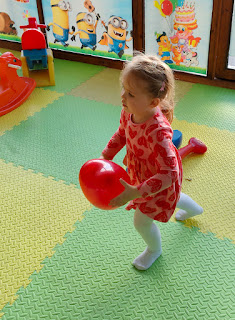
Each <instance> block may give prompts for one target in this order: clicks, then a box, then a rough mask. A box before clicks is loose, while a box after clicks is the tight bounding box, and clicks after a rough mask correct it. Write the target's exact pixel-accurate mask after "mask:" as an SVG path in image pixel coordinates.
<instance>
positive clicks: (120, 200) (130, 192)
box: [109, 179, 141, 207]
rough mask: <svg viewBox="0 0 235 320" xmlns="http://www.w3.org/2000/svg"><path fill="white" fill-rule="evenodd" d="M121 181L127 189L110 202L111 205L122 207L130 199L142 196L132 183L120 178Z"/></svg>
mask: <svg viewBox="0 0 235 320" xmlns="http://www.w3.org/2000/svg"><path fill="white" fill-rule="evenodd" d="M119 181H120V183H121V184H122V185H123V186H124V187H125V190H124V191H123V192H122V193H121V194H119V195H118V196H117V197H116V198H113V199H112V200H111V201H110V203H109V205H110V206H112V207H121V206H123V205H124V204H126V203H127V202H128V201H130V200H133V199H136V198H141V194H140V192H139V190H138V189H137V188H136V187H134V186H132V185H130V184H129V183H127V182H126V181H124V180H123V179H120V180H119Z"/></svg>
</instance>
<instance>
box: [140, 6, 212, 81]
mask: <svg viewBox="0 0 235 320" xmlns="http://www.w3.org/2000/svg"><path fill="white" fill-rule="evenodd" d="M145 12H146V17H145V19H147V21H148V24H145V25H146V27H145V31H146V35H145V39H146V43H145V45H146V52H147V53H155V54H156V53H157V54H158V56H159V57H161V59H162V60H163V61H164V62H166V63H167V64H169V65H170V66H171V68H172V69H175V70H182V71H187V72H192V73H200V74H204V75H206V73H207V60H208V50H209V38H210V26H211V13H212V0H209V1H204V0H195V1H194V2H191V1H187V0H172V1H170V0H158V1H152V0H151V1H150V0H147V1H146V2H145Z"/></svg>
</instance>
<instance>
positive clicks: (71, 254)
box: [2, 208, 235, 320]
mask: <svg viewBox="0 0 235 320" xmlns="http://www.w3.org/2000/svg"><path fill="white" fill-rule="evenodd" d="M132 218H133V217H132V213H130V212H129V213H127V212H124V210H122V209H119V210H115V211H109V212H107V211H106V212H104V211H101V210H98V209H95V208H93V210H92V211H91V212H89V213H87V214H86V217H85V218H84V219H83V220H82V222H81V223H79V224H77V228H76V229H75V230H74V231H73V233H72V234H70V235H69V236H68V237H67V239H66V241H65V242H64V243H63V244H62V245H61V246H57V247H56V252H55V254H54V255H53V256H52V258H51V259H46V260H45V261H43V263H44V268H43V269H42V270H41V271H40V273H39V274H34V275H33V276H32V277H31V278H32V279H33V280H32V282H31V283H30V284H29V285H28V286H27V288H26V289H21V290H20V291H19V292H18V294H19V298H18V299H17V300H16V301H15V303H14V304H13V306H9V305H7V306H6V307H5V308H4V309H3V312H5V315H4V316H3V317H2V320H13V319H22V320H28V319H30V320H34V319H35V320H36V319H45V320H48V319H53V320H62V319H66V320H67V319H72V320H74V319H79V320H94V319H97V320H104V319H105V320H109V319H110V320H113V319H117V320H119V319H128V320H129V319H130V320H133V319H138V320H139V319H141V320H146V319H147V320H153V319H158V320H168V319H169V320H172V319H185V320H186V319H187V320H201V319H206V320H221V319H223V320H231V319H234V316H235V309H234V305H233V300H234V293H235V292H234V275H235V274H234V254H235V250H234V246H233V245H232V244H231V243H230V242H229V241H226V240H219V239H216V238H215V237H214V236H213V235H211V234H203V233H200V232H197V228H192V229H188V228H185V227H184V226H183V224H181V223H177V224H174V223H171V222H169V223H167V224H159V227H160V230H161V234H162V239H163V244H162V245H163V254H162V256H161V257H160V258H159V259H158V261H157V262H156V263H155V264H154V265H153V266H152V267H151V268H150V269H149V270H147V271H146V272H141V271H137V270H136V269H134V267H132V265H131V262H132V260H133V259H134V258H135V257H136V255H138V254H139V253H140V252H141V251H142V250H143V249H144V247H145V246H144V243H143V241H142V240H141V239H140V237H139V236H138V235H137V233H136V231H135V230H134V227H133V222H132Z"/></svg>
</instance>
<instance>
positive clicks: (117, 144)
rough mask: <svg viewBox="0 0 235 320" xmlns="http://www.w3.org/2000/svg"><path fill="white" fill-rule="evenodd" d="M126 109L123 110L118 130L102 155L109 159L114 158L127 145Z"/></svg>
mask: <svg viewBox="0 0 235 320" xmlns="http://www.w3.org/2000/svg"><path fill="white" fill-rule="evenodd" d="M125 121H126V120H125V111H123V110H122V112H121V118H120V125H119V128H118V130H117V131H116V132H115V133H114V135H113V136H112V138H111V139H110V140H109V142H108V144H107V145H106V147H105V148H104V150H103V151H102V157H103V158H104V159H107V160H112V159H113V158H114V156H115V155H116V154H117V153H118V152H119V151H120V150H121V149H122V148H123V147H124V146H125V144H126V134H125V126H124V123H125Z"/></svg>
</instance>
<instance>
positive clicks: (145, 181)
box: [102, 108, 182, 222]
mask: <svg viewBox="0 0 235 320" xmlns="http://www.w3.org/2000/svg"><path fill="white" fill-rule="evenodd" d="M172 136H173V130H172V128H171V126H170V124H169V122H168V121H167V119H166V118H165V116H164V115H163V114H162V112H161V111H160V109H159V108H157V110H156V112H155V114H154V115H153V117H152V118H150V119H149V120H147V121H146V122H144V123H141V124H136V123H134V122H133V121H132V115H131V114H128V113H127V112H125V111H124V109H122V112H121V118H120V126H119V128H118V130H117V131H116V132H115V134H114V135H113V136H112V138H111V139H110V141H109V142H108V144H107V146H106V147H105V149H104V150H103V152H102V153H103V155H105V157H106V158H107V159H110V160H112V159H113V158H114V156H115V155H116V154H117V153H118V152H119V151H120V150H121V149H122V148H123V147H124V146H125V145H126V156H125V159H124V163H125V164H126V165H127V167H128V174H129V176H130V180H131V184H132V185H135V186H137V188H138V190H139V191H140V193H141V196H142V198H138V199H135V200H132V201H130V203H129V204H128V205H127V207H126V209H127V210H130V209H136V208H139V210H140V211H141V212H142V213H144V214H146V215H147V216H149V217H150V218H152V219H154V220H158V221H161V222H167V221H168V220H169V219H170V217H171V216H172V214H173V212H174V210H175V207H176V204H177V202H178V200H179V197H180V191H181V185H182V163H181V158H180V156H179V154H178V151H177V149H176V148H175V146H174V144H173V142H172Z"/></svg>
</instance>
